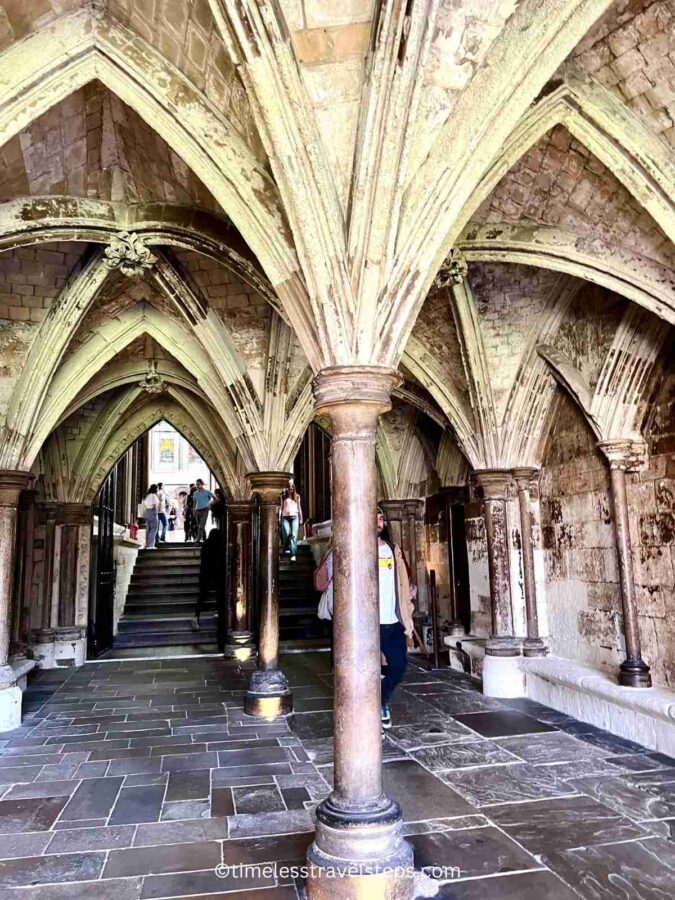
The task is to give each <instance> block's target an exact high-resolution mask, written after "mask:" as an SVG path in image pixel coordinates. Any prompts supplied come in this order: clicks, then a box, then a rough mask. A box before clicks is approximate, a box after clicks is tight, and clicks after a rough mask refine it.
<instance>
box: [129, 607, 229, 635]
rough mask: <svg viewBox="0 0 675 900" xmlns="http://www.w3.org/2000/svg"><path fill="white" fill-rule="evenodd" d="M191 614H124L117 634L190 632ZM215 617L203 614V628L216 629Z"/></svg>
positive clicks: (210, 614) (206, 613) (208, 613)
mask: <svg viewBox="0 0 675 900" xmlns="http://www.w3.org/2000/svg"><path fill="white" fill-rule="evenodd" d="M192 618H193V616H192V614H190V615H177V616H176V615H174V616H159V617H158V616H145V617H144V618H140V617H138V618H136V617H134V618H130V617H127V615H126V614H125V615H124V616H122V618H121V619H120V621H119V625H118V632H117V633H118V634H138V633H139V632H141V633H144V634H148V633H149V632H160V631H161V632H166V631H191V630H192V625H191V622H192ZM216 618H217V617H216V615H215V613H213V612H205V613H203V619H202V617H200V620H202V621H203V623H204V624H203V627H204V628H213V629H215V627H216Z"/></svg>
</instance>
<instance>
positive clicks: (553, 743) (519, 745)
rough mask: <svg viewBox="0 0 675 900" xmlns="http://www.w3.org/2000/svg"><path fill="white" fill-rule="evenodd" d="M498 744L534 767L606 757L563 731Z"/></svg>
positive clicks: (526, 735) (512, 738)
mask: <svg viewBox="0 0 675 900" xmlns="http://www.w3.org/2000/svg"><path fill="white" fill-rule="evenodd" d="M496 743H498V744H499V746H500V747H503V748H504V749H505V750H508V751H509V753H512V754H513V755H514V756H517V757H519V758H520V759H522V760H524V761H525V762H528V763H532V764H533V765H536V764H538V763H541V764H547V763H548V764H551V763H563V762H583V761H585V760H589V759H591V760H592V759H598V758H604V757H605V756H606V753H605V751H604V750H601V749H599V748H598V747H594V746H593V745H592V744H586V743H584V741H580V740H578V739H577V738H575V737H573V736H572V735H569V734H564V733H563V732H561V731H551V732H548V733H547V734H524V735H519V736H516V737H507V738H499V740H498V741H497V742H496ZM653 768H657V766H656V765H654V766H653Z"/></svg>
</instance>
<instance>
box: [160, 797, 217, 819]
mask: <svg viewBox="0 0 675 900" xmlns="http://www.w3.org/2000/svg"><path fill="white" fill-rule="evenodd" d="M210 814H211V801H210V800H174V801H173V802H170V803H164V805H163V806H162V813H161V815H160V820H161V821H162V822H176V821H181V820H183V819H200V818H207V817H208V816H210Z"/></svg>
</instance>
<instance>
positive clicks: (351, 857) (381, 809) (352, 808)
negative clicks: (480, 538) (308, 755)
mask: <svg viewBox="0 0 675 900" xmlns="http://www.w3.org/2000/svg"><path fill="white" fill-rule="evenodd" d="M398 382H399V378H398V375H397V373H396V372H395V371H393V370H391V369H385V368H380V367H375V366H340V367H335V368H329V369H324V370H323V371H322V372H320V373H319V374H318V375H317V376H316V378H315V379H314V385H313V387H314V398H315V401H316V409H317V412H318V413H319V414H322V415H328V416H330V419H331V422H332V426H333V442H332V460H331V466H332V490H333V497H332V500H333V554H334V557H333V573H334V575H333V578H334V580H333V610H334V611H333V641H334V658H335V703H334V706H335V714H334V715H335V725H334V738H333V742H334V759H335V767H334V788H333V793H332V794H331V795H330V797H328V798H327V799H326V800H324V801H323V803H321V804H320V805H319V806H318V808H317V810H316V833H315V838H314V843H313V844H312V845H311V846H310V848H309V850H308V861H309V864H310V866H311V871H310V876H309V878H308V880H307V893H308V896H309V897H310V898H312V900H313V898H327V897H331V898H332V897H336V898H337V897H339V898H356V897H374V898H375V897H377V898H407V897H410V896H411V895H412V881H411V879H410V878H409V877H408V876H407V874H403V870H404V869H406V867H410V870H411V869H412V849H411V847H410V846H409V845H408V844H407V843H406V842H405V841H404V840H403V834H402V815H401V810H400V807H399V806H398V804H397V803H396V802H395V801H392V800H390V799H388V798H387V797H384V796H383V794H382V735H381V721H380V640H379V599H378V574H377V539H376V532H375V515H376V508H377V469H376V462H375V436H376V430H377V420H378V417H379V416H380V414H381V413H384V412H387V411H388V410H389V409H391V401H390V394H391V391H392V389H393V388H394V387H395V386H396V384H397V383H398ZM397 867H398V868H397ZM336 870H337V871H340V872H341V873H342V877H340V878H335V877H331V875H334V873H335V871H336Z"/></svg>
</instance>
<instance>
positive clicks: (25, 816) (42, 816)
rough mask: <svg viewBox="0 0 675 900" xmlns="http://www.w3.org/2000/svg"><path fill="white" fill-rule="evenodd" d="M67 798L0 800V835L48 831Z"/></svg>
mask: <svg viewBox="0 0 675 900" xmlns="http://www.w3.org/2000/svg"><path fill="white" fill-rule="evenodd" d="M68 799H69V798H68V797H37V798H34V799H27V800H0V834H14V833H16V832H22V831H48V830H49V829H50V828H51V827H52V825H53V824H54V822H55V820H56V819H57V818H58V816H59V814H60V813H61V810H62V809H63V807H64V806H65V805H66V803H67V802H68Z"/></svg>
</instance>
